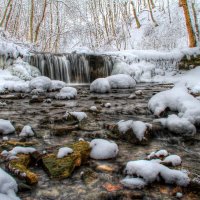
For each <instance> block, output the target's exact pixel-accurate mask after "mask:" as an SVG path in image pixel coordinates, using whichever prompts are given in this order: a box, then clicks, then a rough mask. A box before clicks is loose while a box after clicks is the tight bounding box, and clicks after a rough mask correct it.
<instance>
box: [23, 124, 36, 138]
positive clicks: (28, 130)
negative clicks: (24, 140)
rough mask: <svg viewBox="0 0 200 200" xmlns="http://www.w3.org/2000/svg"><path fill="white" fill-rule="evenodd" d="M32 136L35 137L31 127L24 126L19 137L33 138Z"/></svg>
mask: <svg viewBox="0 0 200 200" xmlns="http://www.w3.org/2000/svg"><path fill="white" fill-rule="evenodd" d="M32 136H34V132H33V130H32V128H31V126H29V125H27V126H24V128H23V129H22V131H21V133H20V134H19V137H32Z"/></svg>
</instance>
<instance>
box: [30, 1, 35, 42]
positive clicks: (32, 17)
mask: <svg viewBox="0 0 200 200" xmlns="http://www.w3.org/2000/svg"><path fill="white" fill-rule="evenodd" d="M33 20H34V0H31V15H30V41H31V42H33Z"/></svg>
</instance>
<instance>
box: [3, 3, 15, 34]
mask: <svg viewBox="0 0 200 200" xmlns="http://www.w3.org/2000/svg"><path fill="white" fill-rule="evenodd" d="M12 9H13V4H12V2H11V4H10V10H9V13H8V15H7V17H6V23H5V30H7V28H8V22H9V20H10V16H11V13H12Z"/></svg>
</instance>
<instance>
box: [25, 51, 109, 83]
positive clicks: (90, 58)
mask: <svg viewBox="0 0 200 200" xmlns="http://www.w3.org/2000/svg"><path fill="white" fill-rule="evenodd" d="M25 61H26V62H29V63H30V64H31V65H33V66H35V67H37V68H38V69H39V70H40V72H41V73H42V75H44V76H47V77H49V78H51V79H53V80H61V81H64V82H66V83H79V84H81V83H90V82H92V81H93V80H95V79H96V78H100V77H106V76H109V75H110V74H111V72H112V68H113V62H112V59H111V57H109V56H106V55H88V54H76V53H72V54H49V53H42V54H36V55H33V56H30V57H26V58H25Z"/></svg>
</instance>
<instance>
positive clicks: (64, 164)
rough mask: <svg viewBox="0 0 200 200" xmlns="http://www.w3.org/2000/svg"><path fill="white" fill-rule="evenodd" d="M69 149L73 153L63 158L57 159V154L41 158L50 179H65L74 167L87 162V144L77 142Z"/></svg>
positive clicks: (88, 149)
mask: <svg viewBox="0 0 200 200" xmlns="http://www.w3.org/2000/svg"><path fill="white" fill-rule="evenodd" d="M69 147H70V148H72V149H73V153H71V154H70V155H68V156H65V157H64V158H57V153H52V154H47V155H45V156H44V157H43V158H42V165H43V167H44V169H45V171H46V172H47V174H48V175H49V176H50V177H51V178H58V179H64V178H67V177H69V176H70V175H71V173H72V172H73V171H74V169H75V168H76V167H80V166H81V165H83V164H84V163H85V162H86V161H87V159H88V157H89V154H90V145H89V143H88V142H85V141H79V142H76V143H74V144H72V145H71V146H69Z"/></svg>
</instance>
